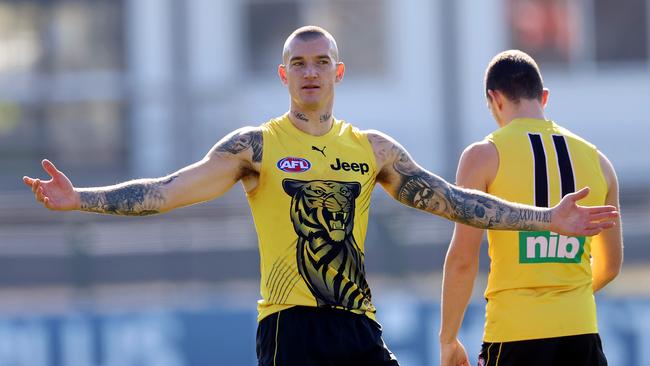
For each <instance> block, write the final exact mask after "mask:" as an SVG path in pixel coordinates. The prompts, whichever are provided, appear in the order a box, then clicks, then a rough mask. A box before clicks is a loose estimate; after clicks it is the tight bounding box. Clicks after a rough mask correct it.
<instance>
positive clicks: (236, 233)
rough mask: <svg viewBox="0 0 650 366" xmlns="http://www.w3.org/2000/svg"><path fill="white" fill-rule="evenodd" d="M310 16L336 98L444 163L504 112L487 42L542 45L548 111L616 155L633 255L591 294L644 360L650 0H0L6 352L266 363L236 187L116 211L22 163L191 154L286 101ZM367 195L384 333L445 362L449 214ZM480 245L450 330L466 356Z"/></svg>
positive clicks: (83, 363) (436, 166)
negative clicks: (36, 195) (38, 181)
mask: <svg viewBox="0 0 650 366" xmlns="http://www.w3.org/2000/svg"><path fill="white" fill-rule="evenodd" d="M305 24H316V25H321V26H324V27H325V28H326V29H328V30H329V31H331V33H332V34H333V35H334V36H335V37H336V38H337V40H338V43H339V47H340V51H341V56H342V59H343V61H344V62H345V63H346V66H347V74H346V77H345V80H344V81H343V82H342V83H341V84H339V86H338V89H337V101H336V108H335V116H336V117H338V118H344V119H346V120H348V121H350V122H352V123H354V124H356V125H357V126H359V127H361V128H375V129H379V130H382V131H384V132H386V133H388V134H390V135H392V136H393V137H395V138H396V139H397V140H398V141H400V142H401V143H402V144H403V145H404V146H405V147H406V148H407V149H408V150H409V151H410V152H411V154H412V155H413V156H414V157H415V159H416V160H417V161H418V162H419V163H420V164H421V165H423V166H425V167H426V168H428V169H430V170H432V171H434V172H436V173H438V174H440V175H441V176H443V177H445V178H446V179H448V180H453V178H454V172H455V167H456V163H457V161H458V157H459V154H460V152H461V151H462V149H463V148H464V146H466V145H467V144H469V143H471V142H473V141H476V140H480V139H481V138H482V137H483V136H485V135H486V134H488V133H489V132H490V131H492V130H493V129H494V128H496V124H495V123H494V122H493V121H492V119H491V117H490V114H489V112H488V110H487V108H486V103H485V100H484V95H483V72H484V70H485V67H486V65H487V63H488V61H489V60H490V59H491V57H492V56H493V55H494V54H496V53H497V52H499V51H501V50H504V49H509V48H520V49H522V50H524V51H527V52H529V53H530V54H531V55H533V57H535V58H536V59H537V61H538V62H539V63H540V66H541V69H542V73H543V75H544V79H545V80H544V81H545V84H546V86H547V87H548V88H550V90H551V99H550V103H549V106H548V108H547V116H548V117H549V118H551V119H554V120H556V121H557V122H559V123H561V124H563V125H564V126H566V127H567V128H569V129H571V130H573V131H574V132H576V133H578V134H580V135H582V136H583V137H585V138H587V139H589V140H590V141H592V142H593V143H595V144H596V145H597V146H598V147H599V148H600V149H601V150H602V151H603V152H604V153H605V154H606V155H608V157H609V158H610V160H611V161H612V162H613V164H614V165H615V167H616V168H617V171H618V174H619V179H620V185H621V200H622V212H623V224H624V234H625V255H626V257H625V264H624V267H623V271H622V273H621V275H620V276H619V278H617V279H616V280H615V282H614V283H612V284H610V285H609V286H608V287H607V288H605V289H604V290H603V291H602V293H599V294H598V295H597V301H598V306H599V308H598V311H599V326H600V330H601V336H602V338H603V342H604V348H605V352H606V354H607V356H608V358H609V361H610V364H612V365H650V348H648V347H647V346H648V344H650V279H649V278H650V265H649V264H650V247H649V246H648V245H647V238H648V237H649V236H650V191H649V189H648V186H649V185H650V147H649V142H648V141H649V138H650V51H649V49H650V1H649V0H619V1H607V0H483V1H472V0H457V1H445V0H408V1H400V0H185V1H176V0H111V1H101V0H87V1H81V0H0V365H1V366H50V365H52V366H149V365H156V366H194V365H225V366H237V365H255V364H256V361H255V329H256V321H255V316H256V310H255V306H256V300H257V299H258V297H259V288H258V281H259V257H258V254H257V241H256V240H257V239H256V235H255V233H254V228H253V222H252V218H251V215H250V211H249V209H248V206H247V204H246V200H245V198H244V195H243V191H242V189H241V188H240V187H239V186H236V187H235V188H234V189H233V190H232V191H231V192H229V193H228V194H227V195H226V196H224V197H222V198H220V199H219V200H216V201H213V202H209V203H205V204H201V205H196V206H192V207H189V208H185V209H180V210H177V211H175V212H173V213H170V214H166V215H162V216H154V217H144V218H123V217H111V216H100V215H92V214H83V213H53V212H49V211H47V210H46V209H44V208H43V207H41V206H40V205H39V204H37V203H36V202H34V200H33V196H32V194H31V192H30V190H29V189H28V188H26V187H24V186H23V185H22V181H21V177H22V176H23V175H30V176H39V177H45V173H44V172H43V171H42V170H41V168H40V160H41V159H42V158H45V157H47V158H49V159H51V160H52V161H54V162H55V163H56V164H57V166H58V168H59V169H61V170H63V171H64V172H66V173H67V174H68V176H69V177H70V178H71V180H72V181H73V183H74V184H75V185H77V186H94V185H109V184H114V183H117V182H120V181H123V180H127V179H132V178H139V177H154V176H162V175H165V174H168V173H170V172H172V171H174V170H176V169H178V168H180V167H182V166H184V165H186V164H188V163H191V162H194V161H196V160H199V159H201V158H202V157H203V155H204V154H205V153H206V152H207V151H208V150H209V149H210V147H211V146H212V145H213V144H214V143H215V142H216V141H218V140H219V139H220V138H221V137H222V136H223V135H224V134H226V133H227V132H229V131H231V130H233V129H235V128H238V127H240V126H244V125H259V124H261V123H263V122H265V121H267V120H268V119H270V118H272V117H275V116H278V115H280V114H282V113H284V112H285V111H286V110H287V108H288V96H287V92H286V90H285V88H284V87H283V86H282V84H281V83H280V82H279V80H278V78H277V76H276V68H277V65H278V63H280V62H281V49H282V45H283V42H284V39H285V38H286V37H287V36H288V35H289V33H290V32H291V31H292V30H294V29H295V28H297V27H299V26H301V25H305ZM374 195H375V197H374V201H373V211H374V212H373V215H374V216H372V218H371V221H370V226H369V233H368V239H367V242H366V259H367V264H366V268H367V272H368V278H369V282H370V285H371V287H372V288H373V294H374V299H375V303H376V305H377V307H378V309H379V311H378V319H379V321H380V322H381V323H382V324H383V325H384V329H385V339H386V341H387V343H388V345H389V346H390V347H391V349H392V350H393V351H394V352H395V353H396V354H397V356H398V358H399V359H400V362H401V364H402V365H403V366H425V365H426V366H428V365H436V364H437V363H438V340H437V333H438V330H439V298H440V283H441V282H440V281H441V269H442V264H443V261H444V255H445V253H446V248H447V245H448V243H449V239H450V236H451V232H452V229H453V227H452V225H451V224H449V223H448V222H446V221H444V220H442V219H439V218H436V217H432V216H430V215H426V214H422V213H419V212H417V211H415V210H411V209H407V208H405V207H403V206H401V205H399V204H398V203H396V202H394V201H392V200H391V199H389V198H388V197H387V195H386V194H385V193H384V192H383V191H381V190H377V191H376V192H375V194H374ZM484 247H485V246H484ZM484 249H485V248H484ZM488 263H489V262H488V258H487V257H486V256H485V254H483V258H482V259H481V274H480V275H479V278H478V280H477V283H476V285H475V291H474V298H473V302H472V305H471V307H470V309H469V310H468V312H467V316H466V321H465V324H464V326H463V329H462V333H461V338H462V339H463V341H464V342H465V345H466V346H467V348H468V351H469V353H470V355H471V356H470V357H471V359H472V360H476V356H477V353H478V350H479V347H480V340H481V335H482V328H483V315H484V312H483V306H484V300H483V299H482V292H483V290H484V288H485V276H486V273H487V270H488ZM531 316H535V315H534V314H531Z"/></svg>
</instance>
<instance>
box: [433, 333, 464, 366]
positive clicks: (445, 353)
mask: <svg viewBox="0 0 650 366" xmlns="http://www.w3.org/2000/svg"><path fill="white" fill-rule="evenodd" d="M440 366H469V359H468V358H467V351H465V347H463V344H462V343H460V341H459V340H458V339H455V340H454V341H453V342H451V343H440Z"/></svg>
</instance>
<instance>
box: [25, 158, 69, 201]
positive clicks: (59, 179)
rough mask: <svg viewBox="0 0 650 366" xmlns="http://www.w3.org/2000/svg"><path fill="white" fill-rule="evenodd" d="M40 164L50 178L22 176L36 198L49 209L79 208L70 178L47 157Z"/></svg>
mask: <svg viewBox="0 0 650 366" xmlns="http://www.w3.org/2000/svg"><path fill="white" fill-rule="evenodd" d="M41 165H43V169H44V170H45V171H46V172H47V174H49V175H50V177H51V178H52V179H50V180H46V181H43V180H40V179H38V178H30V177H27V176H25V177H23V182H24V183H25V184H26V185H27V186H29V187H30V188H31V189H32V192H33V193H34V197H35V198H36V200H37V201H38V202H41V203H43V205H45V207H47V208H49V209H50V210H61V211H67V210H74V209H77V208H79V194H78V193H77V192H75V190H74V187H73V186H72V183H71V182H70V179H68V177H66V176H65V174H63V173H61V172H60V171H59V170H58V169H56V167H55V166H54V164H52V163H51V162H50V161H49V160H47V159H44V160H43V161H42V162H41Z"/></svg>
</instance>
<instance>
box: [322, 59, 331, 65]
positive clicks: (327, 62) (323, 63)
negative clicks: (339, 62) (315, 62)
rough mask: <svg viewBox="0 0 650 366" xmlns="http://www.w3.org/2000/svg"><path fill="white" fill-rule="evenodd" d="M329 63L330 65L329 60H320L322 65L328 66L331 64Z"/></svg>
mask: <svg viewBox="0 0 650 366" xmlns="http://www.w3.org/2000/svg"><path fill="white" fill-rule="evenodd" d="M329 63H330V62H329V61H328V60H320V64H321V65H327V64H329Z"/></svg>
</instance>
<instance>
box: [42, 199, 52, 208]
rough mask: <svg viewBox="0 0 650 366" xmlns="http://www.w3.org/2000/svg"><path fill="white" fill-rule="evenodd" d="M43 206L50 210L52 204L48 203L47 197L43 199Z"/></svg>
mask: <svg viewBox="0 0 650 366" xmlns="http://www.w3.org/2000/svg"><path fill="white" fill-rule="evenodd" d="M43 204H44V205H45V207H47V208H49V209H52V203H51V202H50V199H49V198H48V197H45V198H44V199H43Z"/></svg>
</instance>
